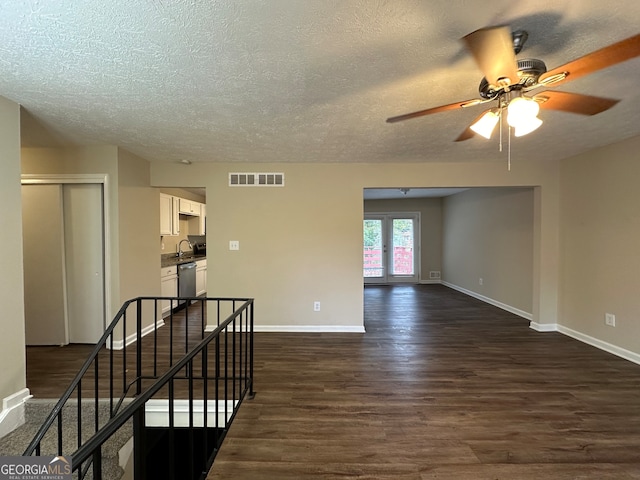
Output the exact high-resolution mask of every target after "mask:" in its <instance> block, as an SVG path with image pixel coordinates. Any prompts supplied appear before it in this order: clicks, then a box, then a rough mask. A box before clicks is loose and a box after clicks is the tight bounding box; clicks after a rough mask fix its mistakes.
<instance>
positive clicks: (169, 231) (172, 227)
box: [160, 193, 180, 235]
mask: <svg viewBox="0 0 640 480" xmlns="http://www.w3.org/2000/svg"><path fill="white" fill-rule="evenodd" d="M178 204H179V199H178V198H177V197H173V196H171V195H167V194H166V193H161V194H160V235H180V219H179V216H178V215H179V213H178Z"/></svg>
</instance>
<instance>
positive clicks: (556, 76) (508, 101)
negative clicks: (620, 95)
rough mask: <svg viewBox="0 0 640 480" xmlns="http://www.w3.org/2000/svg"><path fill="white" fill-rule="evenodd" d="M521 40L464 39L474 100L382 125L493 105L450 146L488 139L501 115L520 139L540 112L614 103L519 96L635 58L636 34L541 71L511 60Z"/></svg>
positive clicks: (497, 35)
mask: <svg viewBox="0 0 640 480" xmlns="http://www.w3.org/2000/svg"><path fill="white" fill-rule="evenodd" d="M527 38H528V34H527V32H525V31H523V30H518V31H515V32H513V33H512V32H511V29H510V27H508V26H497V27H489V28H482V29H480V30H476V31H475V32H473V33H470V34H469V35H467V36H465V37H464V38H462V41H463V42H464V43H465V45H466V47H467V49H468V50H469V52H470V53H471V54H472V55H473V57H474V59H475V61H476V63H477V64H478V67H480V70H481V71H482V73H483V74H484V78H483V79H482V81H481V82H480V87H479V94H480V98H476V99H471V100H464V101H462V102H456V103H451V104H448V105H441V106H439V107H433V108H428V109H425V110H419V111H417V112H413V113H408V114H404V115H398V116H395V117H390V118H388V119H387V122H389V123H395V122H399V121H402V120H409V119H411V118H417V117H422V116H425V115H431V114H434V113H438V112H444V111H448V110H457V109H459V108H467V107H474V106H476V105H479V104H481V103H486V102H490V101H493V100H497V102H498V106H497V107H493V108H490V109H488V110H486V111H485V112H483V113H482V114H480V116H479V117H477V118H476V119H475V120H474V122H473V123H472V124H471V125H470V126H468V127H467V128H466V129H465V130H464V131H463V132H462V133H461V134H460V135H459V136H458V138H457V139H456V140H455V141H456V142H460V141H464V140H468V139H470V138H472V137H473V136H474V135H475V134H478V135H480V136H482V137H485V138H487V139H489V138H491V134H492V133H493V130H494V129H495V127H496V125H497V124H498V121H499V120H500V119H501V118H502V116H503V114H504V113H505V112H504V110H505V109H506V120H507V123H508V124H509V127H513V128H514V129H515V131H514V135H515V136H516V137H521V136H523V135H526V134H528V133H531V132H533V131H534V130H536V129H538V128H539V127H540V125H542V120H541V119H540V118H538V112H539V110H540V108H542V109H545V110H557V111H563V112H569V113H574V114H579V115H596V114H598V113H601V112H603V111H605V110H608V109H609V108H611V107H613V106H614V105H615V104H616V103H618V100H615V99H610V98H602V97H595V96H592V95H584V94H579V93H569V92H560V91H553V90H547V91H544V92H542V93H540V94H537V95H533V96H525V95H524V94H525V93H528V92H530V91H532V90H534V89H537V88H540V87H555V86H556V85H559V84H561V83H564V82H567V81H571V80H575V79H577V78H579V77H582V76H584V75H588V74H591V73H594V72H596V71H598V70H602V69H604V68H608V67H610V66H613V65H616V64H618V63H621V62H624V61H626V60H629V59H632V58H636V57H638V56H640V34H637V35H634V36H633V37H629V38H627V39H625V40H621V41H619V42H616V43H614V44H611V45H609V46H607V47H604V48H601V49H599V50H596V51H594V52H591V53H589V54H587V55H585V56H583V57H580V58H577V59H575V60H573V61H571V62H569V63H566V64H564V65H561V66H559V67H556V68H554V69H552V70H549V71H547V67H546V65H545V63H544V62H543V61H542V60H538V59H524V60H516V57H515V55H516V54H517V53H519V52H520V50H521V49H522V47H523V46H524V43H525V41H526V40H527ZM501 123H502V122H501ZM510 130H511V128H509V131H510ZM509 138H510V137H509Z"/></svg>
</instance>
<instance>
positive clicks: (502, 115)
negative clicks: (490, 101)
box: [499, 108, 504, 153]
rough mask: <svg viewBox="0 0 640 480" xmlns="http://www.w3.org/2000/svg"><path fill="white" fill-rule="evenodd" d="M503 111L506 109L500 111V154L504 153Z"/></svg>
mask: <svg viewBox="0 0 640 480" xmlns="http://www.w3.org/2000/svg"><path fill="white" fill-rule="evenodd" d="M503 110H504V109H502V108H501V109H500V149H499V151H500V153H502V117H503V115H502V112H503Z"/></svg>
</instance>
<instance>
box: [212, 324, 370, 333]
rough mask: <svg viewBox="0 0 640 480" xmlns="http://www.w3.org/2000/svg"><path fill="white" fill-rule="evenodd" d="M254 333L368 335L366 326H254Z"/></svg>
mask: <svg viewBox="0 0 640 480" xmlns="http://www.w3.org/2000/svg"><path fill="white" fill-rule="evenodd" d="M216 328H217V326H216V325H207V326H206V327H205V328H204V331H205V332H213V331H214V330H215V329H216ZM253 331H254V332H262V333H267V332H268V333H366V332H365V329H364V326H362V327H358V326H346V325H254V327H253Z"/></svg>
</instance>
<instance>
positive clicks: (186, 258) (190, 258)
mask: <svg viewBox="0 0 640 480" xmlns="http://www.w3.org/2000/svg"><path fill="white" fill-rule="evenodd" d="M206 259H207V256H206V255H194V254H193V253H185V254H184V255H183V256H182V257H176V254H175V253H166V254H163V255H160V268H165V267H172V266H174V265H180V264H182V263H189V262H197V261H198V260H206Z"/></svg>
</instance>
